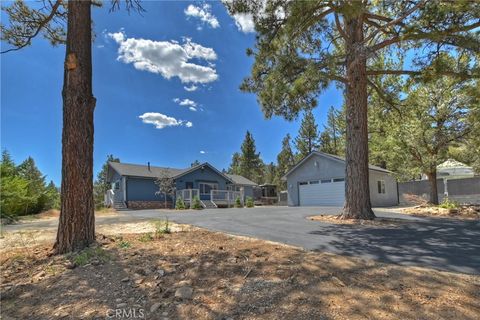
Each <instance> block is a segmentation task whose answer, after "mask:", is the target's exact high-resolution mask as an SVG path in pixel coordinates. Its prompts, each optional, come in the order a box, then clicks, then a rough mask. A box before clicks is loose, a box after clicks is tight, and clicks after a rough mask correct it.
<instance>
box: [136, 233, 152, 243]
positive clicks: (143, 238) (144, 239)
mask: <svg viewBox="0 0 480 320" xmlns="http://www.w3.org/2000/svg"><path fill="white" fill-rule="evenodd" d="M138 240H140V241H141V242H149V241H152V240H153V236H152V234H151V233H150V232H149V233H145V234H142V236H141V237H140V238H139V239H138Z"/></svg>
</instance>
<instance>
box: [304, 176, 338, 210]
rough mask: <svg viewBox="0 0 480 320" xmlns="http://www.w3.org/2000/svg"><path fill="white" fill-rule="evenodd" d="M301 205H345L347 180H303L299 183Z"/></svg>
mask: <svg viewBox="0 0 480 320" xmlns="http://www.w3.org/2000/svg"><path fill="white" fill-rule="evenodd" d="M299 195H300V205H301V206H340V207H341V206H343V203H344V201H345V180H344V179H326V180H314V181H305V182H301V183H300V185H299Z"/></svg>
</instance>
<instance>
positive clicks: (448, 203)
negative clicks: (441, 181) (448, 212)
mask: <svg viewBox="0 0 480 320" xmlns="http://www.w3.org/2000/svg"><path fill="white" fill-rule="evenodd" d="M438 206H439V207H440V208H444V209H457V208H458V203H457V202H455V201H453V200H450V199H448V198H445V199H443V201H442V203H440V204H439V205H438Z"/></svg>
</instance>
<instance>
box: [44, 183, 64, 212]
mask: <svg viewBox="0 0 480 320" xmlns="http://www.w3.org/2000/svg"><path fill="white" fill-rule="evenodd" d="M45 195H46V199H47V201H46V202H45V209H60V192H59V191H58V188H57V187H56V186H55V183H53V181H50V183H49V184H48V185H47V187H46V188H45Z"/></svg>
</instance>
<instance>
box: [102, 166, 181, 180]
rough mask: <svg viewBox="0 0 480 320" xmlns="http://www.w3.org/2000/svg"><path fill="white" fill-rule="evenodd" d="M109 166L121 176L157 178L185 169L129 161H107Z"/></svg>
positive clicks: (170, 176)
mask: <svg viewBox="0 0 480 320" xmlns="http://www.w3.org/2000/svg"><path fill="white" fill-rule="evenodd" d="M109 164H110V166H111V167H112V168H113V169H114V170H115V171H117V172H118V174H120V175H122V176H133V177H146V178H159V177H164V176H167V177H169V178H173V177H175V176H177V175H179V174H181V173H183V172H185V171H187V170H189V169H190V168H187V169H175V168H165V167H154V166H150V170H148V166H146V165H140V164H130V163H121V162H109Z"/></svg>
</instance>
